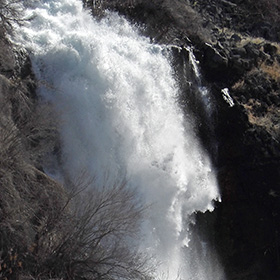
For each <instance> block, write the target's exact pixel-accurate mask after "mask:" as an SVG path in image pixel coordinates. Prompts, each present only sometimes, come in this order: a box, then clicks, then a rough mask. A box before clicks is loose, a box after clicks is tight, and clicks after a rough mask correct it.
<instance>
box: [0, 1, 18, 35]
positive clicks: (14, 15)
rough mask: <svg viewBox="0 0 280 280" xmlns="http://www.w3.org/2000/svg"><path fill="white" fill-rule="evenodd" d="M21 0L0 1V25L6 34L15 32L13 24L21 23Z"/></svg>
mask: <svg viewBox="0 0 280 280" xmlns="http://www.w3.org/2000/svg"><path fill="white" fill-rule="evenodd" d="M21 2H22V1H20V0H0V24H1V26H2V28H3V29H4V30H5V31H6V32H11V31H12V30H13V24H14V23H17V24H20V23H21V21H22V20H21V12H22V8H21V5H20V4H21Z"/></svg>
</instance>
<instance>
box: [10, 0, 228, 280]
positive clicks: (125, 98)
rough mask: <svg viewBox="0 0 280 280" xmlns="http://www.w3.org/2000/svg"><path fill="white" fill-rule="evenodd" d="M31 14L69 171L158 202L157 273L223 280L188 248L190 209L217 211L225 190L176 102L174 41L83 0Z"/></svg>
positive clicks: (154, 206) (145, 245)
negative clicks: (101, 13) (121, 183)
mask: <svg viewBox="0 0 280 280" xmlns="http://www.w3.org/2000/svg"><path fill="white" fill-rule="evenodd" d="M26 18H29V19H30V20H29V21H28V22H27V23H26V24H25V25H24V26H22V27H20V29H19V30H18V35H17V39H16V40H17V41H18V42H21V43H22V44H23V45H24V46H25V47H26V48H27V49H28V50H30V52H31V54H32V63H33V67H34V71H35V74H36V76H37V78H38V79H39V81H41V84H42V86H41V87H40V89H39V94H40V95H41V96H42V97H43V98H45V99H47V100H49V101H51V102H53V103H54V104H55V106H56V109H57V111H58V112H59V115H60V117H61V123H62V128H61V137H62V160H63V166H64V170H66V171H67V173H68V174H72V175H73V176H75V174H78V173H79V172H80V171H81V170H86V171H87V173H88V174H90V175H91V176H95V177H96V180H97V182H98V183H100V184H102V180H104V178H107V177H108V176H109V180H112V181H113V180H114V179H115V178H120V177H125V178H126V179H127V180H128V183H129V185H131V186H133V187H135V188H136V189H137V190H138V192H139V195H140V196H141V197H142V199H143V203H145V204H149V205H151V207H150V208H149V214H148V216H147V220H146V221H145V223H144V224H143V227H142V228H143V229H142V230H143V233H142V234H143V240H142V241H141V243H140V244H139V247H140V249H141V250H143V251H145V252H148V253H151V254H152V255H154V256H155V258H156V261H157V262H159V263H161V265H159V266H158V269H157V276H158V277H162V279H163V278H165V279H168V280H175V279H179V278H178V276H180V277H181V279H197V280H203V279H219V277H221V278H220V279H224V278H222V276H221V275H222V273H221V272H219V275H218V274H215V275H211V272H209V271H208V269H207V265H205V263H203V262H202V261H200V257H199V256H197V255H196V253H191V252H194V248H188V247H187V245H188V241H189V238H190V235H189V232H188V231H189V224H190V222H191V219H190V215H191V214H193V213H195V212H196V211H207V210H213V206H212V200H213V199H218V198H219V194H218V190H217V185H216V181H215V175H214V172H213V171H212V170H211V165H210V162H209V160H208V157H207V155H205V154H204V153H203V152H202V150H201V149H200V147H199V144H198V141H197V140H196V139H195V137H194V135H193V134H192V127H191V125H190V124H188V123H187V121H186V120H185V119H184V116H183V114H182V112H181V111H180V109H179V107H178V106H177V99H178V92H179V90H178V88H177V85H176V82H175V79H174V77H173V75H174V74H173V71H172V68H171V66H170V63H169V52H168V48H165V47H163V46H159V45H155V44H152V43H150V41H149V40H148V39H147V38H144V37H142V36H140V35H139V34H138V32H137V30H136V28H135V27H133V26H131V25H130V24H129V23H128V22H127V21H126V20H125V19H123V18H121V17H119V16H117V15H116V14H108V15H107V16H106V17H105V18H104V19H103V20H101V21H99V22H97V21H95V20H94V19H92V17H91V16H90V15H89V14H88V13H86V12H84V11H83V10H82V4H81V3H80V1H77V0H52V1H50V0H49V1H47V0H46V1H37V2H35V4H33V7H30V8H29V9H26ZM106 180H108V178H107V179H106ZM200 245H201V244H200ZM190 258H192V260H190ZM194 260H195V261H194ZM204 262H205V261H204ZM190 263H192V264H193V263H195V265H190ZM207 263H208V264H211V263H213V260H207ZM208 266H209V265H208Z"/></svg>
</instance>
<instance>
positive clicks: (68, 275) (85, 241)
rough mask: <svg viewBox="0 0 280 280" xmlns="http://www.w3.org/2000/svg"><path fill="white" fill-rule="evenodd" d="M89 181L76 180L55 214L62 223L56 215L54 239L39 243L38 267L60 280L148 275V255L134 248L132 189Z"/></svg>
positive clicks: (138, 209) (136, 208) (138, 212)
mask: <svg viewBox="0 0 280 280" xmlns="http://www.w3.org/2000/svg"><path fill="white" fill-rule="evenodd" d="M79 181H80V180H79ZM87 185H88V188H87V189H84V187H85V186H87ZM94 185H95V184H94V181H93V182H86V183H84V182H83V183H81V181H80V182H79V185H78V186H77V185H76V189H75V191H74V192H72V193H71V194H69V195H70V197H69V199H68V200H67V202H66V205H67V207H63V211H62V212H61V213H60V215H62V216H63V213H64V212H65V211H67V215H68V216H67V221H65V219H61V218H58V217H57V219H56V225H55V227H54V228H53V229H52V230H51V231H50V230H48V235H49V236H52V239H53V242H52V243H51V242H50V243H49V245H48V246H45V245H46V242H45V238H46V236H45V237H44V238H42V240H41V241H40V245H39V248H38V249H39V251H38V256H39V257H40V258H41V260H40V267H41V268H42V267H45V269H46V270H51V274H52V275H53V276H55V277H62V278H64V279H80V278H82V277H84V278H85V279H120V278H121V279H148V275H149V272H150V267H149V266H148V264H147V261H148V259H147V258H146V257H145V256H143V255H142V254H140V253H139V252H137V248H135V247H134V246H133V244H134V241H135V238H136V237H137V235H138V233H139V226H140V222H141V217H142V212H143V207H142V206H141V205H140V204H139V202H138V201H137V199H136V197H135V193H134V191H132V190H131V189H129V188H128V187H127V185H126V183H125V182H119V183H115V184H114V185H113V186H111V187H110V186H102V187H101V188H99V187H97V186H94ZM92 187H94V189H92ZM80 190H82V192H80ZM138 238H139V236H138Z"/></svg>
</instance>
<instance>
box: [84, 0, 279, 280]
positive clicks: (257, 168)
mask: <svg viewBox="0 0 280 280" xmlns="http://www.w3.org/2000/svg"><path fill="white" fill-rule="evenodd" d="M87 2H88V1H87ZM89 6H90V5H89ZM271 7H273V9H271ZM105 8H109V9H111V10H115V11H118V12H120V13H122V14H124V15H125V16H126V17H128V18H129V19H131V20H132V21H134V22H138V23H140V24H144V25H145V28H143V32H144V33H145V34H146V35H148V36H150V37H151V38H153V39H154V40H155V41H157V42H162V43H175V44H177V45H178V46H181V45H186V44H192V45H193V46H194V48H195V54H196V57H197V58H198V59H199V61H200V66H201V70H202V72H203V74H204V77H205V81H204V83H205V84H207V85H208V87H209V89H210V92H211V100H212V102H213V104H214V106H215V110H214V112H213V114H212V121H213V124H214V128H211V129H210V126H209V124H208V123H207V122H206V121H205V114H204V113H203V112H202V111H203V110H202V111H201V110H200V113H199V114H198V116H197V120H196V122H197V124H199V127H200V128H199V129H198V132H197V133H198V135H200V137H201V139H202V143H204V144H205V147H206V148H207V149H208V151H209V153H210V154H211V155H212V159H213V162H214V164H215V166H216V168H217V172H218V180H219V184H220V189H221V193H222V200H223V202H222V203H221V204H218V205H217V208H216V210H215V211H214V212H213V213H206V214H198V216H197V220H198V222H197V228H203V231H207V235H208V238H209V242H211V243H212V244H213V246H215V247H216V248H217V250H218V251H219V253H220V256H221V260H222V263H223V265H224V267H225V270H226V272H227V276H228V279H229V280H231V279H238V280H243V279H244V280H245V279H250V280H254V279H262V280H264V279H267V280H274V279H275V280H276V279H279V277H280V259H279V255H280V247H279V246H280V236H279V225H280V203H279V202H280V201H279V200H280V184H279V182H280V169H279V163H280V149H279V148H280V145H279V141H280V131H279V129H280V126H279V118H280V74H279V72H280V71H279V70H280V56H279V55H280V47H279V45H278V44H277V42H274V43H272V42H268V41H266V39H269V40H274V41H279V34H280V33H279V25H278V24H277V23H278V22H279V17H277V16H276V14H275V13H276V11H277V9H279V2H277V1H265V0H261V1H257V2H256V1H251V0H247V1H240V0H232V1H225V0H218V1H211V0H198V1H192V0H190V1H179V0H177V1H172V3H171V1H167V0H166V1H164V0H162V1H145V0H139V1H126V2H125V1H103V2H101V4H100V5H99V6H98V7H95V8H94V9H93V13H94V14H99V15H100V14H101V13H100V11H102V10H103V9H105ZM256 36H260V37H262V38H256ZM174 57H175V59H174V61H175V64H176V66H175V70H176V72H177V74H178V75H179V76H180V75H182V73H183V72H184V70H183V69H182V67H185V66H184V60H187V58H186V57H187V54H182V52H181V53H179V52H177V53H176V52H174ZM183 80H184V77H183V76H182V77H181V79H180V78H179V81H180V84H181V89H182V96H184V94H186V95H187V94H188V95H189V96H190V92H192V91H194V89H193V88H190V87H189V86H188V85H184V83H183ZM223 88H228V89H229V94H230V95H231V97H232V98H233V102H234V106H233V107H230V106H229V104H227V103H226V102H225V101H224V100H223V97H222V93H221V90H222V89H223ZM187 103H191V104H192V106H189V107H193V104H196V107H195V106H194V107H195V108H196V109H198V110H199V106H200V105H199V104H198V103H197V101H195V100H194V99H193V100H192V101H190V100H185V101H184V98H183V100H182V104H183V105H186V104H187ZM186 106H188V105H186ZM194 107H193V108H194ZM211 125H212V124H211ZM209 131H211V133H210V134H209ZM209 135H212V136H215V139H216V141H217V142H215V145H217V146H218V148H217V149H216V148H215V145H213V143H212V142H211V141H210V142H209Z"/></svg>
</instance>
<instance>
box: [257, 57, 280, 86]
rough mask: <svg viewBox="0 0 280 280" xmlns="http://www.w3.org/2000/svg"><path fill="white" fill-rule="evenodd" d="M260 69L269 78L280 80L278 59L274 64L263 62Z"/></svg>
mask: <svg viewBox="0 0 280 280" xmlns="http://www.w3.org/2000/svg"><path fill="white" fill-rule="evenodd" d="M259 69H260V70H261V71H262V72H263V73H264V74H265V75H266V76H267V77H268V78H269V79H272V80H274V81H275V82H280V64H279V62H278V61H274V62H273V64H272V65H269V64H267V63H266V62H262V63H261V64H260V65H259Z"/></svg>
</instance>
